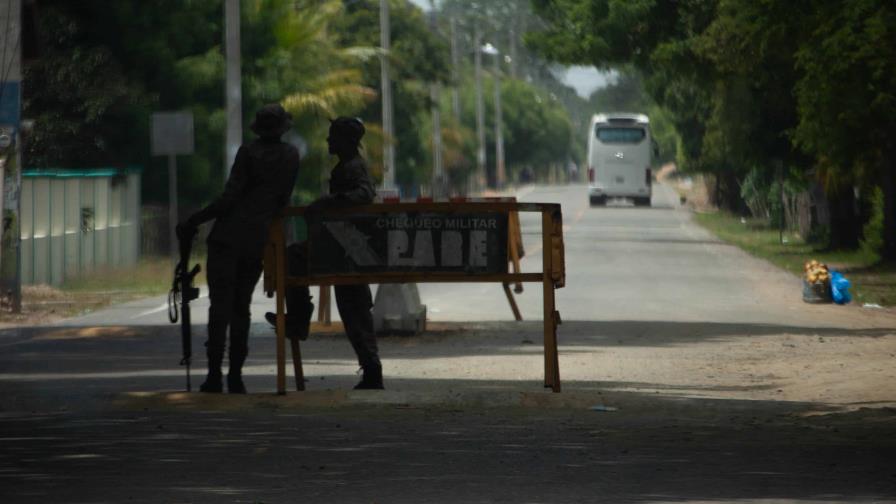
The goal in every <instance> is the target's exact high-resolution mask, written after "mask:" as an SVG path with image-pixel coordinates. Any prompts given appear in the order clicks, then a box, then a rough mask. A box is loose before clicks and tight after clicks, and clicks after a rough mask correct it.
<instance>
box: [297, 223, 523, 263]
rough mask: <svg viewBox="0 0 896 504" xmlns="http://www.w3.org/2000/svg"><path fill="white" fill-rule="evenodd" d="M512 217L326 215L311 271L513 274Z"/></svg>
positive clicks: (313, 246) (312, 253)
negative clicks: (509, 241) (510, 256)
mask: <svg viewBox="0 0 896 504" xmlns="http://www.w3.org/2000/svg"><path fill="white" fill-rule="evenodd" d="M507 221H508V218H507V214H506V213H503V212H478V213H423V212H420V213H389V214H385V213H384V214H364V215H333V216H324V217H323V218H322V221H321V224H320V225H321V230H320V232H319V233H317V234H316V235H315V238H314V240H312V242H311V248H310V253H309V256H310V257H309V265H308V266H309V273H311V274H312V275H314V274H340V273H388V272H440V273H458V274H500V273H507Z"/></svg>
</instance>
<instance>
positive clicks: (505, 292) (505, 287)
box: [502, 282, 523, 321]
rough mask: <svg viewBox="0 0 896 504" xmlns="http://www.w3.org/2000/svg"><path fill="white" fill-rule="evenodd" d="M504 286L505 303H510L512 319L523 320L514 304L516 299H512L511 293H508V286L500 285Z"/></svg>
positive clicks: (506, 284)
mask: <svg viewBox="0 0 896 504" xmlns="http://www.w3.org/2000/svg"><path fill="white" fill-rule="evenodd" d="M502 285H503V286H504V294H505V295H506V296H507V302H508V303H510V309H511V310H513V318H515V319H516V320H517V321H520V320H523V315H522V314H521V313H520V307H519V306H517V304H516V299H514V297H513V293H512V292H510V284H509V283H507V282H504V283H503V284H502Z"/></svg>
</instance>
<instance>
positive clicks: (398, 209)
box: [264, 201, 566, 394]
mask: <svg viewBox="0 0 896 504" xmlns="http://www.w3.org/2000/svg"><path fill="white" fill-rule="evenodd" d="M304 211H305V208H304V207H288V208H287V209H286V210H285V211H284V212H283V214H282V215H281V216H280V217H279V218H277V219H276V220H275V221H274V222H273V223H272V225H271V230H270V238H269V241H268V244H267V247H266V249H265V260H264V285H265V290H266V291H268V292H273V293H274V294H275V297H276V306H277V329H276V332H277V393H278V394H285V393H286V340H287V339H286V315H285V303H286V288H287V286H290V285H309V286H310V285H346V284H384V283H448V282H464V283H480V282H498V283H502V284H504V288H505V291H509V287H508V285H509V284H511V283H513V284H516V285H517V288H518V289H519V288H520V287H521V284H522V283H523V282H541V284H542V292H543V301H544V303H543V304H544V386H545V387H546V388H550V389H552V390H553V391H554V392H560V390H561V387H560V364H559V356H558V352H557V326H558V325H559V324H560V323H561V320H560V312H558V311H557V309H556V303H555V292H554V291H555V289H558V288H561V287H563V286H564V284H565V281H566V271H565V270H566V266H565V254H564V246H563V217H562V212H561V208H560V204H557V203H519V202H515V201H513V202H510V201H484V202H427V203H375V204H372V205H363V206H354V207H349V208H345V209H339V210H332V211H329V212H330V213H348V214H364V215H369V214H408V213H423V212H425V213H446V214H472V213H488V212H500V213H507V214H509V215H512V214H513V213H514V212H538V213H541V235H542V270H541V271H540V272H533V273H521V272H519V266H518V261H519V255H521V254H518V252H517V254H514V252H513V251H519V248H520V245H521V240H520V239H519V238H520V237H519V234H518V230H517V233H514V232H512V231H511V232H508V236H507V240H508V247H507V250H508V260H509V261H515V262H514V266H515V267H514V269H513V272H508V273H500V274H494V273H489V274H483V273H469V272H444V273H439V272H436V273H433V272H413V271H407V272H384V273H353V274H326V275H315V274H310V275H308V276H304V277H290V276H287V275H286V272H287V271H288V270H287V268H286V235H285V226H284V219H287V218H290V217H297V216H301V215H303V214H304ZM517 222H518V221H517ZM517 226H518V223H517ZM510 229H511V230H512V229H513V227H512V226H510ZM514 255H515V256H516V257H512V256H514ZM289 341H290V345H291V347H292V348H291V350H292V356H293V370H294V373H295V378H296V390H299V391H302V390H305V383H304V381H305V380H304V372H303V369H302V355H301V349H300V347H299V342H298V341H297V340H289Z"/></svg>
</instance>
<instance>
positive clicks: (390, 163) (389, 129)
mask: <svg viewBox="0 0 896 504" xmlns="http://www.w3.org/2000/svg"><path fill="white" fill-rule="evenodd" d="M390 30H391V28H390V26H389V0H380V47H381V48H382V50H383V54H382V56H380V62H381V63H380V81H382V82H381V86H382V98H383V137H384V138H383V189H386V190H387V191H391V190H394V189H395V144H394V143H393V142H394V139H395V132H394V127H393V124H392V82H391V81H390V80H389V50H390V48H391V34H390Z"/></svg>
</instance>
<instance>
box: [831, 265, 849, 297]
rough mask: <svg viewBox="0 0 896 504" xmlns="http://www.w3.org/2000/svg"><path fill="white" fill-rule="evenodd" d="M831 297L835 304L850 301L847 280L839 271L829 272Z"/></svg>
mask: <svg viewBox="0 0 896 504" xmlns="http://www.w3.org/2000/svg"><path fill="white" fill-rule="evenodd" d="M831 297H832V298H833V299H834V302H835V303H837V304H846V303H849V302H850V301H852V295H850V294H849V280H847V279H846V277H845V276H843V275H842V274H840V272H839V271H831Z"/></svg>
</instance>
